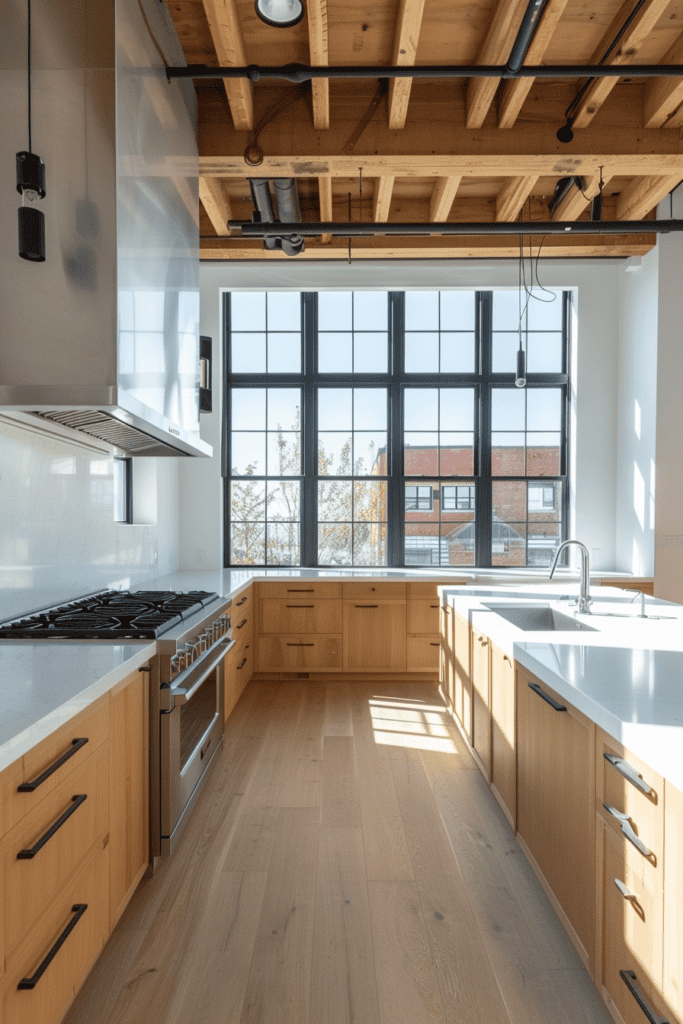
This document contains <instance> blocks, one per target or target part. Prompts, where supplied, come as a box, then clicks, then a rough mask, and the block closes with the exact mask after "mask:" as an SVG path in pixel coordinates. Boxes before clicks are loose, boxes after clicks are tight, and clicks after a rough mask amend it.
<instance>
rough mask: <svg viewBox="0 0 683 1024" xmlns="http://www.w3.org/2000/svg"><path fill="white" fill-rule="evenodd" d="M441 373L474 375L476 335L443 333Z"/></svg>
mask: <svg viewBox="0 0 683 1024" xmlns="http://www.w3.org/2000/svg"><path fill="white" fill-rule="evenodd" d="M442 301H443V300H442ZM442 315H443V305H442ZM441 372H442V373H474V334H464V333H463V334H452V333H447V332H445V331H442V333H441Z"/></svg>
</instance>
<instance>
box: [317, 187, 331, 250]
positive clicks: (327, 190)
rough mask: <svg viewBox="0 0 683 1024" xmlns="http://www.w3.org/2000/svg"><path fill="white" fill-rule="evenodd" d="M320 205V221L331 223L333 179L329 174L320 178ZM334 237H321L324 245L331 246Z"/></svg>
mask: <svg viewBox="0 0 683 1024" xmlns="http://www.w3.org/2000/svg"><path fill="white" fill-rule="evenodd" d="M318 203H319V206H320V220H321V222H323V223H329V222H330V221H331V220H332V217H333V212H332V177H331V176H330V175H329V174H321V175H320V177H319V178H318ZM331 241H332V235H321V236H320V242H321V244H322V245H329V244H330V242H331Z"/></svg>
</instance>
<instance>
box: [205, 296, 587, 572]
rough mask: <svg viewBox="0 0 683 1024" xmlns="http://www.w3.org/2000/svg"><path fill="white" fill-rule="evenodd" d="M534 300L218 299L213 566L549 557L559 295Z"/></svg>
mask: <svg viewBox="0 0 683 1024" xmlns="http://www.w3.org/2000/svg"><path fill="white" fill-rule="evenodd" d="M535 294H538V295H539V298H535V297H534V298H532V299H531V300H530V301H529V302H528V303H526V299H525V300H524V302H525V303H526V308H525V305H524V304H522V305H520V299H519V294H518V292H517V291H516V290H496V291H481V290H480V291H474V290H472V291H463V290H457V291H443V290H442V291H433V292H426V291H409V292H388V293H387V292H372V291H356V292H336V291H335V292H303V293H296V292H268V293H266V292H234V293H225V295H224V309H223V312H224V325H225V333H224V366H225V385H226V386H225V391H224V393H225V403H224V423H223V475H224V477H225V552H226V557H225V564H226V566H237V565H252V566H277V565H282V566H287V565H301V566H321V567H324V566H332V567H335V566H336V567H342V566H387V565H388V566H397V567H400V566H420V565H422V566H436V565H438V566H453V567H457V566H462V567H466V566H478V567H488V566H511V567H513V566H527V565H532V566H534V565H537V566H545V565H549V564H550V561H551V560H552V558H553V557H554V553H555V550H556V549H557V546H558V545H559V543H560V542H561V540H563V539H564V538H565V536H566V524H567V514H568V507H569V488H568V478H567V472H568V465H569V452H568V420H569V402H570V388H569V375H568V369H569V365H570V357H569V350H570V322H571V315H570V314H571V293H570V292H566V291H564V292H563V291H552V292H544V293H542V294H539V293H538V292H537V293H535ZM520 314H521V317H522V320H521V322H522V327H523V332H522V338H523V344H524V347H525V350H526V353H527V384H526V387H524V388H517V387H516V386H515V376H516V374H515V369H516V350H517V347H518V344H519V323H520Z"/></svg>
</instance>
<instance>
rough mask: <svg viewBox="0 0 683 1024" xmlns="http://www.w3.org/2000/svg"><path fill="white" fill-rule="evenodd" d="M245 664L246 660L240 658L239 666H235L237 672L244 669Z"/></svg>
mask: <svg viewBox="0 0 683 1024" xmlns="http://www.w3.org/2000/svg"><path fill="white" fill-rule="evenodd" d="M246 663H247V659H246V658H242V660H241V662H240V663H239V665H238V666H237V668H238V670H239V669H241V668H244V666H245V665H246Z"/></svg>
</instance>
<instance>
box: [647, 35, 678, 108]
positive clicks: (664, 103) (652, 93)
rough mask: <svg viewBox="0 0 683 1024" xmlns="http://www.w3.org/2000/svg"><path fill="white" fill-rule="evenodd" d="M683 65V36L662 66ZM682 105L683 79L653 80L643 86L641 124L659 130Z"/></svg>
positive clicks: (663, 60) (664, 58)
mask: <svg viewBox="0 0 683 1024" xmlns="http://www.w3.org/2000/svg"><path fill="white" fill-rule="evenodd" d="M681 63H683V34H682V35H680V36H679V37H678V39H677V40H676V42H675V43H674V45H673V46H672V47H671V49H670V50H669V52H668V53H666V54H665V55H664V57H663V58H662V64H681ZM682 103H683V78H653V79H651V80H650V81H649V82H648V83H647V85H646V86H645V98H644V100H643V124H644V125H645V127H646V128H661V127H662V125H663V124H665V123H666V122H667V121H668V120H669V118H671V117H672V116H673V115H674V114H675V113H676V111H677V110H678V108H679V107H680V106H681V104H682Z"/></svg>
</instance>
